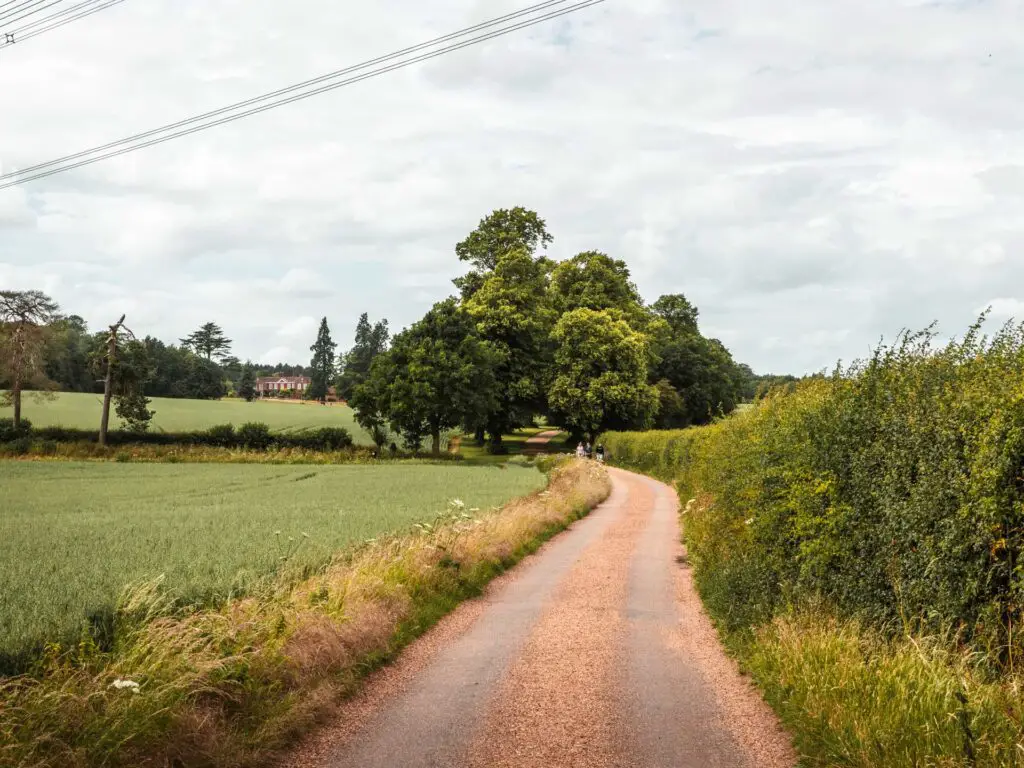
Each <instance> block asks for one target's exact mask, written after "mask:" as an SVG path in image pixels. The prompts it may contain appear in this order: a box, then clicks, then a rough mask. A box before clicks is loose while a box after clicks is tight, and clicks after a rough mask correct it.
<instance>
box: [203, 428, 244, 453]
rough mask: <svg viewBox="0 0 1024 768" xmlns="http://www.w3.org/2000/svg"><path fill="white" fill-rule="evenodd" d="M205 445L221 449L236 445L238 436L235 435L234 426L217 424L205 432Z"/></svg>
mask: <svg viewBox="0 0 1024 768" xmlns="http://www.w3.org/2000/svg"><path fill="white" fill-rule="evenodd" d="M205 438H206V440H205V441H204V442H205V443H206V445H213V446H218V447H221V448H233V447H234V446H235V445H237V444H238V436H237V435H236V434H235V425H234V424H218V425H217V426H214V427H210V428H209V429H208V430H206V435H205Z"/></svg>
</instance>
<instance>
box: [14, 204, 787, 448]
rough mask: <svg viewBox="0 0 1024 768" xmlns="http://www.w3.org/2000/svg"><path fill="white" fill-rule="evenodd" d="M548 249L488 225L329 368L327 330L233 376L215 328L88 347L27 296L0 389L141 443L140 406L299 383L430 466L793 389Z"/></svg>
mask: <svg viewBox="0 0 1024 768" xmlns="http://www.w3.org/2000/svg"><path fill="white" fill-rule="evenodd" d="M552 242H553V237H552V236H551V234H550V233H549V232H548V231H547V227H546V224H545V222H544V220H543V219H541V218H540V217H539V216H538V215H537V214H536V213H535V212H533V211H529V210H526V209H524V208H513V209H511V210H504V209H502V210H497V211H494V212H493V213H492V214H490V215H489V216H487V217H485V218H484V219H482V220H481V221H480V223H479V226H478V227H477V229H475V230H474V231H473V232H471V233H470V234H469V236H468V237H467V238H466V239H465V240H463V241H462V242H460V243H458V244H457V245H456V247H455V252H456V255H457V257H458V258H459V259H460V260H461V261H463V262H467V263H468V264H469V265H470V270H469V272H468V273H467V274H465V275H463V276H462V277H459V278H457V279H456V280H455V281H454V283H455V286H456V287H457V289H458V294H459V295H458V296H452V297H449V298H447V299H445V300H444V301H441V302H439V303H437V304H435V305H434V306H433V307H432V308H431V309H430V311H429V312H427V314H426V315H425V316H424V317H423V318H422V319H421V320H420V321H418V322H416V323H414V324H413V325H411V326H410V327H409V328H406V329H405V330H403V331H402V332H401V333H399V334H397V335H396V336H395V337H394V339H391V338H390V332H389V328H388V323H387V321H386V320H381V321H379V322H377V323H371V322H370V319H369V317H368V316H367V315H366V314H363V315H362V316H361V317H360V319H359V323H358V325H357V328H356V334H355V341H354V344H353V346H352V348H351V349H349V350H347V351H345V352H343V353H342V354H341V355H336V349H337V345H336V344H335V342H334V341H333V339H332V338H331V333H330V329H329V327H328V323H327V319H326V318H324V319H323V320H322V321H321V323H320V327H319V330H318V334H317V338H316V341H315V342H314V344H313V345H312V347H311V348H310V349H311V352H312V353H313V354H312V360H311V361H310V364H309V365H308V366H300V365H286V364H281V365H278V366H274V367H273V368H258V367H256V366H254V365H252V364H251V363H242V362H241V361H240V360H239V359H238V358H237V357H234V356H233V355H232V354H231V346H232V341H231V339H229V338H228V337H227V336H226V335H225V334H224V332H223V331H222V329H221V328H220V327H219V326H218V325H217V324H216V323H213V322H210V323H206V324H204V325H203V326H202V327H200V328H199V329H197V330H196V331H194V332H193V333H191V334H189V335H188V336H186V337H185V338H183V339H181V340H180V343H179V344H178V345H174V344H165V343H163V342H162V341H160V340H158V339H155V338H153V337H149V336H147V337H145V338H143V339H136V338H135V337H134V335H133V334H131V333H130V332H128V331H127V329H125V328H124V327H123V323H121V324H118V326H117V327H116V328H115V327H114V326H111V329H110V330H106V331H102V332H100V333H90V332H89V330H88V328H87V327H86V324H85V322H84V321H83V320H82V319H81V318H80V317H78V316H75V315H71V316H63V315H60V314H59V312H58V310H57V308H56V305H55V304H53V302H52V301H50V300H49V298H48V297H45V296H43V295H42V294H38V292H27V293H23V294H20V295H22V296H28V295H32V296H36V297H37V298H38V299H39V301H41V302H42V304H41V305H40V306H42V307H43V309H44V310H45V311H40V312H37V313H36V315H35V316H34V320H33V321H32V322H20V321H18V322H16V321H15V319H14V316H13V315H12V314H11V313H10V312H8V313H7V314H6V315H5V316H0V324H2V325H0V330H3V333H2V334H0V342H2V343H3V344H5V348H4V349H5V351H4V355H3V366H4V367H3V369H2V370H0V379H2V380H6V381H7V382H16V383H17V386H12V387H11V390H12V391H16V392H19V393H20V391H21V390H24V389H33V388H36V389H45V388H59V389H64V390H68V391H95V390H96V389H97V388H98V386H99V385H100V384H103V386H104V388H105V389H106V391H107V392H108V394H109V395H110V396H112V397H115V398H117V402H118V407H119V409H121V410H123V412H124V413H123V415H122V416H123V418H125V419H126V420H127V421H128V422H129V424H130V425H133V426H134V427H135V428H138V429H144V428H145V426H146V424H147V423H148V415H149V414H150V412H149V411H148V409H147V405H148V400H147V398H149V397H187V398H199V399H211V398H219V397H222V396H224V395H225V394H226V393H227V392H228V391H233V392H235V393H237V394H238V395H240V396H242V397H245V398H246V399H252V398H253V397H254V396H255V380H256V377H257V376H260V375H269V374H271V373H280V374H285V375H308V376H309V377H310V379H311V385H310V388H309V390H308V392H307V396H308V397H310V398H313V399H318V400H321V401H325V400H326V399H327V397H328V394H329V391H330V388H331V387H332V386H333V387H336V390H337V394H338V396H339V397H341V398H342V399H345V400H348V401H349V402H350V403H351V404H352V406H353V407H354V408H355V409H356V411H357V418H358V420H359V421H360V423H361V424H362V426H363V427H364V428H366V429H367V430H368V431H369V432H370V433H371V434H372V435H373V436H374V439H375V440H376V441H377V442H378V444H383V443H384V442H385V441H387V440H389V439H390V435H391V434H392V433H394V434H397V435H400V436H401V437H402V438H403V439H404V441H405V442H406V444H407V445H409V446H412V447H419V446H420V445H422V443H423V442H424V441H425V440H427V439H428V438H429V440H430V443H431V447H432V449H433V450H434V451H435V452H436V451H439V450H440V442H441V436H442V434H443V433H444V432H446V431H447V430H450V429H455V428H462V429H466V430H468V431H470V432H472V433H474V434H475V435H476V436H477V439H478V440H479V441H480V442H481V443H483V442H485V441H486V442H487V443H488V444H489V446H490V448H491V450H493V451H495V452H501V451H502V450H503V447H502V436H503V435H505V434H507V433H509V432H510V431H512V430H514V429H516V428H518V427H521V426H525V425H528V424H531V423H533V422H534V421H535V420H536V419H537V417H539V416H544V417H547V419H548V420H549V422H550V423H554V424H559V425H561V426H563V427H565V428H566V429H568V430H569V431H570V432H571V433H572V435H573V436H574V437H583V436H588V437H593V436H595V435H596V434H598V433H599V432H601V431H604V430H607V429H646V428H650V427H658V428H679V427H685V426H688V425H691V424H702V423H706V422H708V421H710V420H711V419H713V418H714V417H715V416H717V415H720V414H726V413H729V412H730V411H732V410H733V409H734V408H735V407H736V405H737V403H739V402H741V401H742V400H749V399H754V398H755V397H757V396H758V395H759V394H760V393H761V392H763V391H764V390H765V389H766V388H768V387H771V386H776V385H779V384H784V383H786V381H788V380H792V377H758V376H756V375H755V374H754V373H753V372H752V371H751V370H750V368H749V367H747V366H744V365H738V364H736V363H735V362H734V361H733V359H732V356H731V355H730V353H729V351H728V350H727V349H726V348H725V346H724V345H723V344H722V343H721V342H720V341H718V340H717V339H712V338H707V337H705V336H704V335H703V334H702V333H701V332H700V328H699V325H698V311H697V308H696V307H694V306H693V305H692V304H691V303H690V302H689V301H688V300H687V299H686V298H685V297H684V296H683V295H681V294H672V295H666V296H662V297H660V298H659V299H658V300H657V301H655V302H653V303H652V304H649V305H648V304H646V303H645V302H644V300H643V298H642V297H641V296H640V293H639V291H638V290H637V287H636V286H635V285H634V284H633V282H632V280H631V278H630V273H629V269H628V267H627V266H626V264H625V263H624V262H623V261H621V260H618V259H614V258H612V257H611V256H608V255H607V254H605V253H602V252H599V251H586V252H583V253H580V254H577V255H576V256H573V257H572V258H569V259H566V260H564V261H561V262H555V261H553V260H551V259H549V258H548V257H547V256H546V255H544V254H542V253H540V251H541V250H542V249H545V248H546V247H547V246H548V245H550V244H551V243H552ZM6 293H7V294H10V295H11V296H14V295H16V294H15V292H6ZM19 322H20V324H19ZM112 338H113V342H112ZM12 339H13V340H14V341H13V342H12ZM389 342H390V343H389ZM112 343H113V346H111V344H112ZM19 345H20V346H19ZM26 350H32V354H31V355H30V354H28V353H27V352H26ZM16 369H18V370H20V371H21V372H20V373H18V372H17V370H16ZM18 396H20V395H15V397H18ZM9 397H10V395H9ZM119 413H120V411H119ZM19 417H20V410H18V409H16V414H15V418H16V419H17V418H19Z"/></svg>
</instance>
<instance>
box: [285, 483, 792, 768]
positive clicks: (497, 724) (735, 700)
mask: <svg viewBox="0 0 1024 768" xmlns="http://www.w3.org/2000/svg"><path fill="white" fill-rule="evenodd" d="M609 471H610V472H611V474H612V481H613V490H612V494H611V496H610V497H609V498H608V500H607V501H606V502H605V503H604V504H602V505H601V506H600V507H598V509H596V510H595V511H594V512H593V513H591V514H590V515H589V516H588V517H587V518H585V519H583V520H581V521H579V522H578V523H576V524H575V525H574V526H573V527H572V528H571V529H570V530H569V531H567V532H566V533H563V534H561V535H560V536H558V537H556V538H555V539H553V540H552V541H550V542H548V543H547V544H546V545H545V546H544V547H543V548H541V550H540V551H539V552H538V553H537V554H536V555H534V556H532V557H530V558H529V559H527V560H526V561H524V562H523V563H522V564H520V565H519V566H518V567H517V568H515V569H513V570H512V571H510V572H509V573H506V574H504V575H503V576H501V577H500V578H498V579H497V580H495V581H494V582H492V584H491V586H490V587H489V588H488V589H487V591H486V592H485V594H484V595H483V596H482V597H481V598H479V599H476V600H472V601H469V602H467V603H465V604H463V605H462V606H460V607H459V608H458V609H457V610H456V611H454V612H453V613H452V614H451V615H449V616H448V617H446V618H445V619H444V620H442V621H441V622H440V623H439V624H438V625H437V626H436V627H435V628H434V629H433V630H431V631H430V632H428V633H427V634H426V635H424V636H423V637H422V638H420V640H418V641H417V642H415V643H413V644H412V645H411V646H410V647H409V648H408V649H406V651H405V652H404V653H403V654H402V655H401V657H400V658H399V659H398V660H397V661H396V663H395V664H393V665H391V666H389V667H387V668H385V669H383V670H381V671H380V672H379V673H377V674H375V675H374V676H373V677H371V678H370V680H368V681H367V685H366V686H365V687H364V689H363V690H362V692H361V693H360V694H358V695H357V696H356V697H355V698H353V699H352V700H351V701H349V702H346V703H345V704H344V705H343V706H342V707H341V708H340V710H339V711H338V713H337V716H336V717H335V718H334V719H333V720H332V722H331V723H330V724H329V725H328V726H327V727H326V728H324V729H323V730H322V731H321V732H320V733H318V734H316V735H315V736H313V737H312V738H311V739H310V740H309V741H307V742H306V743H305V744H303V745H301V747H300V748H299V749H298V750H297V751H296V752H295V753H294V754H292V755H290V756H289V758H288V759H287V760H286V761H285V762H284V763H283V764H282V768H285V767H287V768H293V767H294V768H297V767H298V766H317V767H322V768H355V767H356V766H359V768H385V767H390V766H403V768H435V767H436V768H441V767H442V766H443V767H444V768H452V767H457V766H465V767H466V768H491V767H492V766H493V767H495V768H496V767H498V766H516V767H517V768H519V767H523V768H532V767H533V766H536V767H537V768H540V767H541V766H545V767H551V768H559V767H561V766H573V767H576V766H579V768H584V767H585V768H603V767H604V766H614V767H615V768H620V767H621V768H626V767H627V766H643V767H644V768H705V767H706V768H719V767H720V768H784V767H785V768H788V767H789V766H793V765H795V763H796V758H795V755H794V753H793V750H792V748H791V747H790V741H789V737H788V735H787V734H786V733H785V732H784V731H783V730H782V729H781V728H780V726H779V725H778V722H777V720H776V718H775V716H774V715H773V714H772V712H771V710H770V709H769V708H768V707H767V705H766V704H765V703H764V702H763V700H762V699H761V697H760V695H759V694H758V692H757V691H756V689H755V688H754V687H753V686H752V685H751V684H750V683H749V682H748V681H747V680H746V679H745V678H744V677H742V676H741V675H740V674H739V672H738V670H737V668H736V665H735V663H734V662H732V661H731V660H730V659H729V658H728V657H727V656H726V655H725V654H724V652H723V650H722V648H721V646H720V644H719V643H718V639H717V636H716V634H715V631H714V629H713V627H712V626H711V623H710V621H709V620H708V618H707V617H706V616H705V615H704V613H703V610H702V608H701V606H700V601H699V599H698V597H697V595H696V593H695V591H694V588H693V583H692V579H691V574H690V572H689V568H688V566H686V565H681V564H680V561H682V560H684V558H681V557H680V556H681V555H682V554H683V552H682V548H681V546H680V545H679V543H678V542H679V531H678V514H677V513H678V504H677V500H676V496H675V493H674V492H673V490H672V489H671V488H669V487H668V486H666V485H663V484H661V483H658V482H656V481H654V480H650V479H648V478H645V477H641V476H638V475H634V474H631V473H628V472H624V471H621V470H617V469H611V470H609Z"/></svg>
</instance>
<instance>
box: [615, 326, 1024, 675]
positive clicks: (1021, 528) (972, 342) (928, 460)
mask: <svg viewBox="0 0 1024 768" xmlns="http://www.w3.org/2000/svg"><path fill="white" fill-rule="evenodd" d="M982 322H983V320H981V321H979V322H978V323H977V324H975V325H974V326H973V327H972V328H971V329H970V330H969V331H968V333H967V334H966V335H965V336H964V338H963V339H962V340H958V341H954V342H952V343H949V344H948V345H946V346H945V347H942V348H937V347H936V344H935V334H934V332H933V330H932V329H927V330H925V331H923V332H918V333H906V334H904V335H902V336H901V337H900V338H899V339H898V340H897V342H896V343H895V344H893V345H891V346H882V347H879V348H878V349H877V350H876V352H875V353H874V354H873V355H872V356H871V357H870V358H869V359H868V360H865V361H861V362H858V363H856V364H854V365H852V366H850V367H848V368H838V369H837V370H836V371H835V372H834V373H833V374H832V375H831V376H830V377H826V378H821V379H816V380H812V381H807V382H804V383H802V384H800V385H798V386H797V387H796V388H795V389H794V391H792V392H790V393H780V394H775V395H772V396H769V397H768V398H766V399H765V400H764V401H762V402H761V403H760V404H759V405H758V406H757V407H755V408H753V409H751V410H750V411H747V412H745V413H742V414H739V415H737V416H734V417H732V418H730V419H727V420H723V421H721V422H719V423H717V424H714V425H711V426H709V427H706V428H700V429H693V430H685V431H681V432H662V433H612V434H608V435H606V436H604V438H603V440H604V442H605V444H606V446H607V448H608V450H609V453H610V455H611V457H612V459H613V460H614V461H616V462H617V463H620V464H623V465H626V466H631V467H634V468H637V469H640V470H642V471H646V472H648V473H650V474H654V475H656V476H659V477H662V478H665V479H671V480H673V481H676V482H677V483H678V485H679V487H680V489H681V491H682V492H683V493H684V494H685V495H687V497H689V496H691V495H692V496H695V497H699V498H698V501H697V502H695V503H694V504H692V505H690V509H689V511H688V512H687V513H686V521H685V523H686V524H685V528H686V536H687V544H688V548H689V552H690V557H691V560H692V561H693V563H694V565H695V573H696V577H697V579H698V584H699V586H700V588H701V591H702V594H703V595H704V598H705V600H706V601H707V602H708V607H709V609H710V610H711V611H712V613H713V614H715V615H716V617H717V618H719V620H720V621H722V622H724V624H725V626H726V627H727V628H729V629H738V628H742V627H748V626H753V625H756V624H759V623H762V622H763V621H765V620H767V619H768V618H770V617H771V616H772V615H775V614H777V613H779V612H780V611H781V610H782V609H783V608H785V607H787V606H792V605H794V604H800V603H803V602H808V601H811V602H814V603H816V604H819V605H820V604H824V605H828V606H830V607H831V609H832V610H833V611H834V612H836V613H837V614H838V615H841V616H847V617H854V618H857V619H859V620H861V621H867V622H868V623H869V624H870V625H873V626H876V627H879V628H889V629H892V628H894V627H897V628H914V629H920V630H924V631H936V632H948V631H950V630H951V629H952V630H953V631H955V632H957V633H958V636H959V637H960V638H962V639H964V640H968V641H970V642H971V643H972V644H973V645H975V647H979V648H981V649H983V650H985V651H987V652H988V653H989V654H990V657H991V658H993V659H996V660H998V661H999V662H1001V663H1003V664H1010V665H1013V664H1015V663H1016V662H1017V661H1019V659H1017V657H1016V656H1017V654H1019V652H1020V650H1021V649H1022V648H1024V644H1021V643H1020V642H1019V640H1018V636H1019V633H1020V629H1019V628H1018V627H1019V624H1020V622H1021V619H1022V608H1021V606H1022V590H1024V564H1022V560H1021V557H1022V548H1024V326H1019V325H1007V326H1005V327H1003V328H1002V329H1001V330H1000V331H998V332H997V333H996V334H995V335H994V336H992V337H986V336H984V335H983V333H982ZM1014 649H1016V651H1015V650H1014Z"/></svg>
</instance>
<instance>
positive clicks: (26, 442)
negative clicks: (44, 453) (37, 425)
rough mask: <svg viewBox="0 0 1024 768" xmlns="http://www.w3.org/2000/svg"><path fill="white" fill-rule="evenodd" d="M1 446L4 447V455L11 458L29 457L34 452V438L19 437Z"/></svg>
mask: <svg viewBox="0 0 1024 768" xmlns="http://www.w3.org/2000/svg"><path fill="white" fill-rule="evenodd" d="M0 445H2V446H3V448H2V450H3V453H6V454H8V455H10V456H27V455H28V454H29V453H31V451H32V438H31V437H18V438H15V439H14V440H9V441H7V442H6V443H2V444H0Z"/></svg>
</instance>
